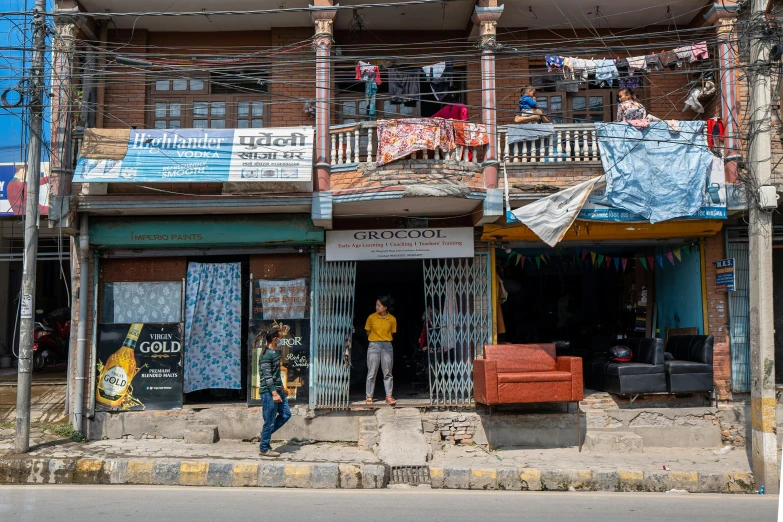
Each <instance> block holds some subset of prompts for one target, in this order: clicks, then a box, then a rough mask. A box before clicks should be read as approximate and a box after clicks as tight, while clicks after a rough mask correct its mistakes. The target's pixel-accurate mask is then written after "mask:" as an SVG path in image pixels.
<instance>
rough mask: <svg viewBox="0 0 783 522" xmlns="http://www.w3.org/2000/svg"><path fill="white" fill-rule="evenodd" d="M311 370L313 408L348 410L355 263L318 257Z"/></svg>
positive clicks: (317, 255)
mask: <svg viewBox="0 0 783 522" xmlns="http://www.w3.org/2000/svg"><path fill="white" fill-rule="evenodd" d="M314 268H315V273H314V275H313V280H314V282H315V284H314V285H313V290H314V295H313V310H312V323H311V324H312V329H311V330H312V334H311V336H312V339H311V343H312V344H311V369H310V372H311V373H310V382H311V393H310V408H334V409H344V408H348V392H349V387H350V382H351V367H350V357H348V362H347V363H346V360H345V357H344V354H345V350H346V346H348V343H349V341H350V339H351V335H352V333H353V307H354V295H355V292H354V291H355V287H356V262H355V261H326V256H325V255H324V254H315V266H314Z"/></svg>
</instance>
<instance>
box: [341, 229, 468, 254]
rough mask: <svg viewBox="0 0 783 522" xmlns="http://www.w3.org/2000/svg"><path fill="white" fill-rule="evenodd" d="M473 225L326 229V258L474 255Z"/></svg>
mask: <svg viewBox="0 0 783 522" xmlns="http://www.w3.org/2000/svg"><path fill="white" fill-rule="evenodd" d="M473 255H474V250H473V228H471V227H460V228H397V229H386V230H369V229H367V230H327V231H326V260H327V261H366V260H376V261H385V260H392V259H442V258H453V257H473Z"/></svg>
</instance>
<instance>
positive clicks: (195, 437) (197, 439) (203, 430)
mask: <svg viewBox="0 0 783 522" xmlns="http://www.w3.org/2000/svg"><path fill="white" fill-rule="evenodd" d="M217 441H218V427H217V426H216V425H209V424H208V425H199V426H188V427H187V428H185V442H186V443H189V444H214V443H216V442H217Z"/></svg>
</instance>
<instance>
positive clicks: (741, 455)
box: [0, 424, 756, 493]
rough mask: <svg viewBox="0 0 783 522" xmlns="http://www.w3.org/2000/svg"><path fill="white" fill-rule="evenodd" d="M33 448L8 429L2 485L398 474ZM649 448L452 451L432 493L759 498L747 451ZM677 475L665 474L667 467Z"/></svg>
mask: <svg viewBox="0 0 783 522" xmlns="http://www.w3.org/2000/svg"><path fill="white" fill-rule="evenodd" d="M32 435H33V436H32V440H33V444H34V445H33V447H32V451H31V452H30V453H28V454H25V455H13V454H12V453H11V452H12V451H13V436H14V428H13V426H12V425H10V424H3V425H0V455H1V454H5V455H4V456H2V457H0V483H7V484H8V483H10V484H19V483H27V484H41V483H51V484H70V483H89V484H143V485H153V484H160V485H191V486H199V485H201V486H204V485H210V486H215V485H219V486H259V487H295V488H344V489H360V488H363V489H376V488H384V487H387V486H389V485H390V483H389V482H390V476H392V474H391V469H390V467H389V466H388V465H387V464H386V463H383V462H381V461H380V459H379V458H378V457H377V456H376V455H375V454H374V453H373V452H372V451H369V450H363V449H360V448H358V447H357V446H356V445H355V444H353V443H324V442H322V443H308V442H306V441H290V442H288V443H284V444H282V445H281V443H278V444H277V445H276V449H277V450H278V451H280V452H281V454H282V455H281V457H280V458H279V459H261V458H260V457H259V456H258V443H257V442H250V441H237V440H221V441H219V442H217V443H215V444H189V443H185V442H184V441H183V440H181V439H180V440H174V439H139V440H136V439H130V438H129V439H122V440H103V441H94V442H89V443H79V442H72V441H70V440H68V439H63V437H62V436H58V435H57V434H56V433H54V431H53V427H51V426H47V425H44V426H40V425H39V426H36V427H35V428H34V429H33V431H32ZM716 453H717V452H715V451H714V450H697V449H680V450H674V449H663V448H645V449H643V450H640V451H639V452H635V453H630V454H615V455H602V454H595V453H590V452H588V451H584V452H582V453H579V452H578V450H577V449H576V448H551V449H530V448H527V449H524V448H498V449H495V450H493V451H492V452H487V451H486V450H485V449H484V447H481V446H475V445H473V446H446V447H445V448H444V449H443V450H441V451H435V452H434V453H433V454H432V455H431V459H430V462H429V463H428V468H429V474H430V477H431V487H433V488H449V489H505V490H530V491H544V490H560V491H569V490H589V491H669V490H671V489H680V490H686V491H689V492H693V493H697V492H704V493H707V492H709V493H718V492H721V493H752V492H754V491H755V490H756V485H755V484H754V482H753V476H752V474H751V472H750V466H749V463H748V456H747V454H746V451H745V450H744V449H734V450H731V451H728V452H727V453H725V454H720V453H717V454H716ZM664 465H666V466H668V467H669V468H670V469H671V471H664V470H663V466H664Z"/></svg>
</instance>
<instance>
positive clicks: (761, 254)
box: [746, 0, 780, 493]
mask: <svg viewBox="0 0 783 522" xmlns="http://www.w3.org/2000/svg"><path fill="white" fill-rule="evenodd" d="M751 5H752V7H751V13H750V16H751V22H750V24H751V30H750V31H749V32H750V38H751V42H750V43H751V48H750V51H751V54H750V57H751V63H750V70H751V72H750V74H749V75H748V77H749V78H750V89H751V90H750V122H749V126H748V134H749V136H750V142H749V145H750V147H749V151H748V155H749V157H748V160H749V161H748V163H749V174H750V176H749V177H750V178H751V180H752V181H753V182H752V183H751V184H749V185H748V186H747V187H746V190H747V192H748V198H747V199H748V204H749V207H750V209H749V211H750V212H749V213H750V224H749V225H748V237H749V250H750V267H751V268H750V368H751V390H750V408H751V437H752V438H751V441H752V446H751V451H752V462H753V476H754V479H755V482H756V485H757V486H759V487H761V486H764V488H765V490H766V493H778V491H779V488H780V484H779V479H780V477H779V475H778V458H777V455H778V452H777V434H776V430H777V422H776V419H775V340H774V329H773V308H772V306H773V302H772V296H773V294H772V288H773V287H772V214H771V213H770V212H767V211H765V210H764V209H763V208H762V206H761V201H760V200H759V194H758V193H757V192H756V191H757V190H758V189H759V187H762V186H764V185H769V184H770V179H771V177H772V168H771V163H772V157H771V154H772V151H771V146H770V143H771V142H770V126H771V120H770V116H771V104H772V99H771V98H772V93H771V71H772V67H771V65H770V63H769V45H770V38H769V34H768V22H767V21H766V18H765V11H766V5H767V0H752V4H751Z"/></svg>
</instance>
